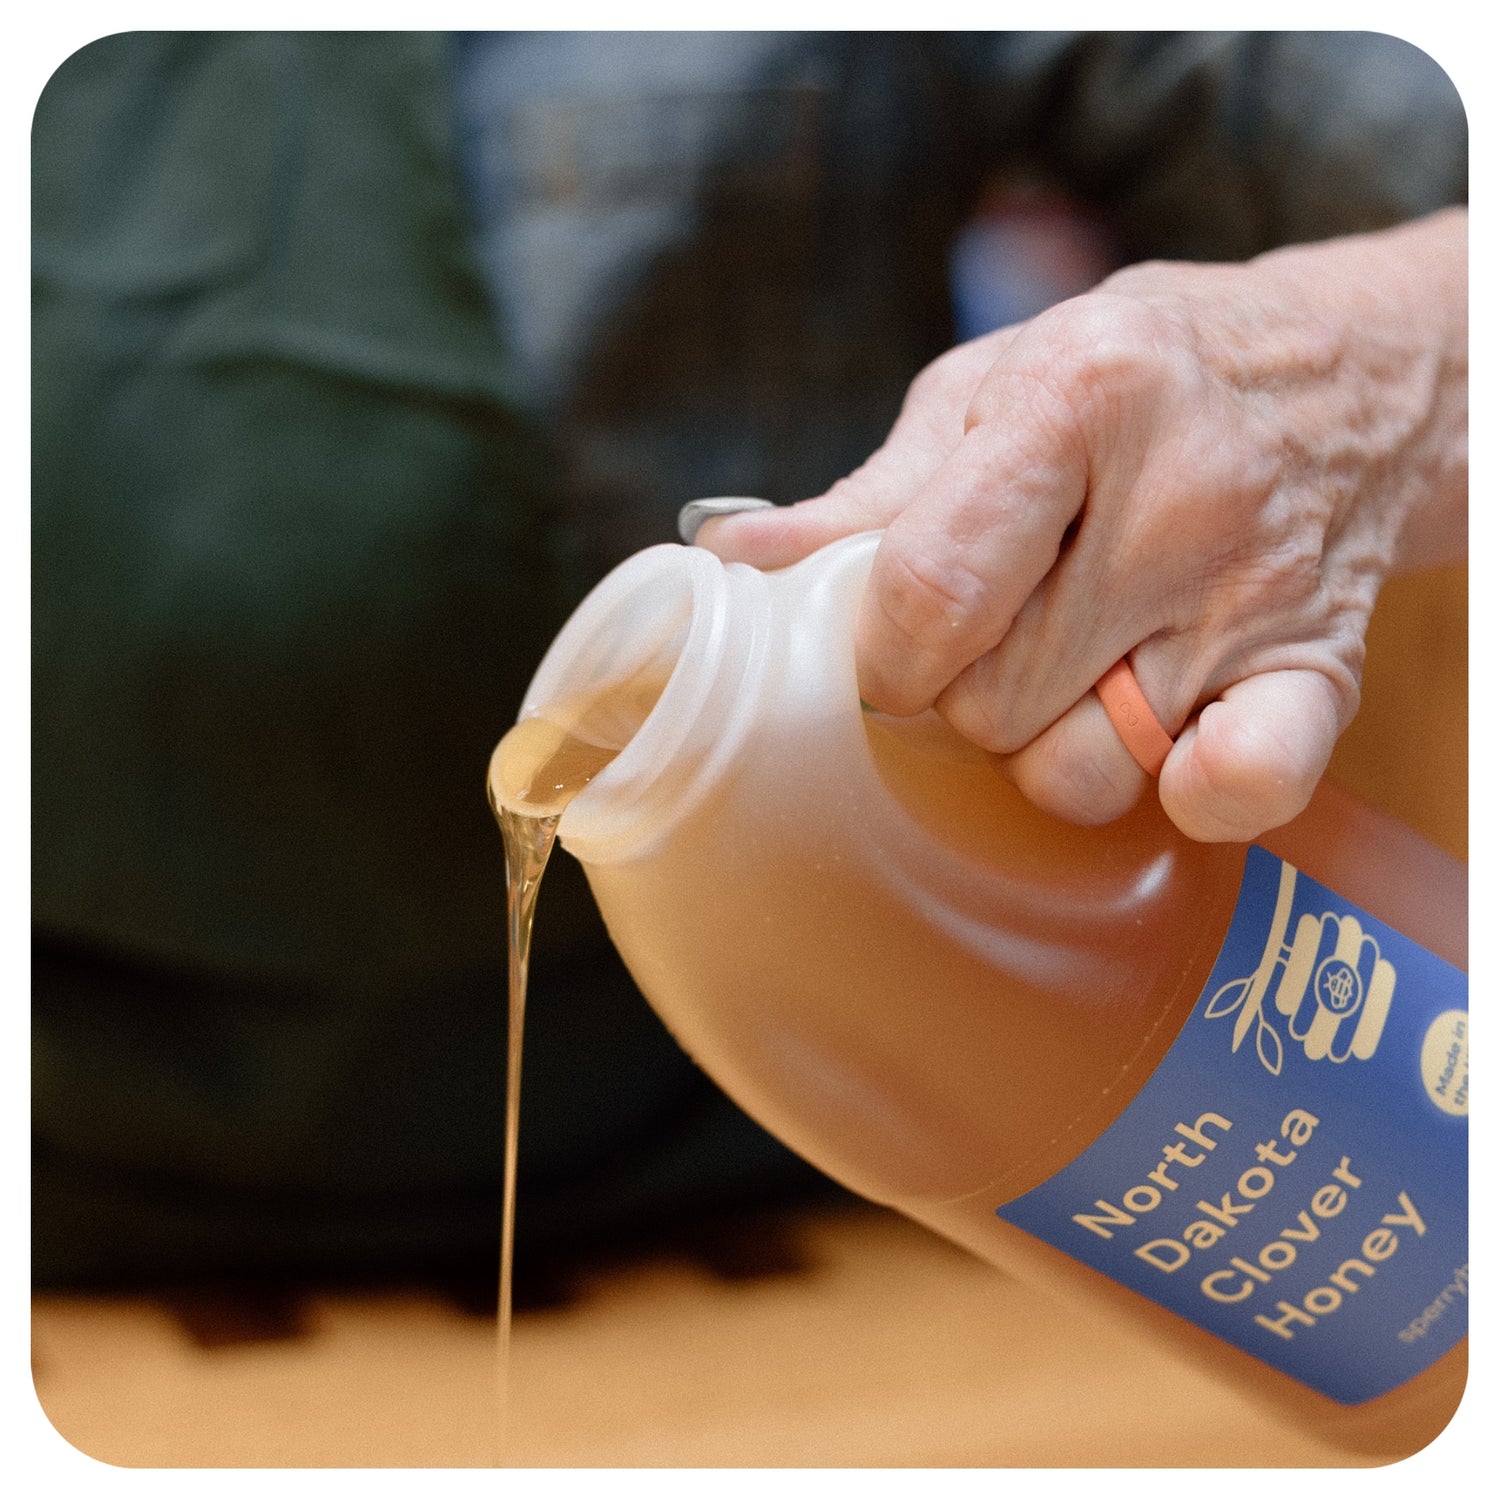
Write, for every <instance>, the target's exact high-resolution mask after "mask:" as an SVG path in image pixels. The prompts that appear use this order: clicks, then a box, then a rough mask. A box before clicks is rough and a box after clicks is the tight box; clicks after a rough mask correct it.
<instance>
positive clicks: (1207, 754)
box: [1159, 670, 1342, 842]
mask: <svg viewBox="0 0 1500 1500" xmlns="http://www.w3.org/2000/svg"><path fill="white" fill-rule="evenodd" d="M1341 728H1342V725H1341V723H1340V713H1339V699H1338V694H1337V692H1336V690H1335V688H1334V685H1333V684H1332V683H1331V682H1330V681H1329V680H1328V678H1327V677H1325V676H1324V675H1323V674H1322V673H1321V672H1314V671H1307V670H1287V671H1278V672H1263V673H1261V674H1260V675H1258V676H1255V677H1247V678H1245V679H1244V681H1242V682H1237V683H1235V684H1234V686H1233V687H1230V688H1228V689H1226V690H1225V691H1224V693H1223V694H1221V695H1220V697H1219V698H1218V699H1217V700H1216V701H1215V702H1213V703H1210V704H1209V705H1208V706H1207V707H1206V708H1205V709H1204V710H1203V711H1202V713H1200V714H1199V715H1198V717H1197V719H1196V721H1195V722H1194V723H1192V724H1190V725H1189V726H1188V728H1187V729H1185V730H1184V731H1183V733H1182V734H1181V735H1180V736H1179V737H1178V739H1177V743H1176V744H1175V745H1173V747H1172V750H1171V753H1170V754H1169V755H1168V756H1167V760H1166V764H1165V765H1164V766H1163V767H1162V770H1161V781H1160V784H1159V792H1160V796H1161V804H1162V807H1163V808H1165V809H1166V813H1167V816H1168V817H1169V818H1171V820H1172V821H1173V822H1174V823H1175V824H1176V825H1177V826H1178V827H1179V828H1180V829H1181V830H1182V831H1183V832H1184V833H1185V834H1187V836H1188V837H1189V838H1193V839H1201V840H1203V841H1205V842H1229V841H1235V842H1248V841H1249V840H1251V839H1255V838H1259V837H1260V835H1261V834H1263V833H1265V832H1266V831H1267V830H1268V829H1271V828H1278V827H1280V826H1281V824H1283V823H1286V822H1288V821H1289V820H1290V819H1292V818H1294V817H1296V816H1297V814H1298V813H1299V812H1301V811H1302V809H1303V808H1304V807H1306V806H1307V803H1308V799H1309V798H1310V797H1311V796H1312V794H1313V790H1314V788H1316V786H1317V784H1318V779H1319V777H1321V776H1322V774H1323V772H1324V771H1325V770H1326V769H1327V766H1328V760H1329V757H1330V756H1331V755H1332V754H1333V746H1334V742H1335V741H1336V740H1337V739H1338V736H1339V731H1340V729H1341Z"/></svg>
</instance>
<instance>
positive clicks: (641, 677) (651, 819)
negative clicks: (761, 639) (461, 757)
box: [519, 543, 759, 862]
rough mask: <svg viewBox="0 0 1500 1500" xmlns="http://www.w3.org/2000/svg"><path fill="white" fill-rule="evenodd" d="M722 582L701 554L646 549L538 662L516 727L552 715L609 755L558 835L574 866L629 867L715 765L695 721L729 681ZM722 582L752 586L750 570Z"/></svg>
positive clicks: (708, 556)
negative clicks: (625, 862)
mask: <svg viewBox="0 0 1500 1500" xmlns="http://www.w3.org/2000/svg"><path fill="white" fill-rule="evenodd" d="M730 571H731V570H730V569H726V567H725V565H724V564H723V563H722V562H720V561H719V559H718V558H716V557H715V556H713V554H712V553H710V552H707V551H705V550H703V549H702V548H698V547H686V546H679V545H676V544H673V543H664V544H662V545H660V546H656V547H649V548H647V549H646V550H645V551H644V552H639V553H637V554H636V555H635V556H633V557H631V558H628V559H627V560H626V561H625V562H623V563H621V564H620V565H619V566H618V567H617V568H615V569H614V570H613V571H612V572H611V573H609V574H607V575H606V576H605V578H604V579H602V580H601V581H600V582H599V583H598V584H597V585H596V586H595V588H594V589H593V590H592V591H591V592H590V593H589V594H588V595H587V597H586V598H585V599H584V600H583V602H582V603H581V604H580V605H579V606H578V608H577V609H576V610H575V611H574V612H573V615H572V616H571V618H570V619H569V620H568V622H567V624H566V625H564V626H563V628H562V631H561V632H560V633H559V634H558V636H557V638H556V640H555V641H554V642H553V643H552V646H551V647H550V648H549V649H548V651H547V654H546V655H545V656H544V657H543V658H542V662H541V665H540V666H539V667H538V668H537V671H536V675H535V676H534V677H533V679H532V682H531V685H530V687H529V688H528V689H527V692H526V696H525V699H524V701H523V703H522V705H521V713H520V716H519V717H520V718H521V719H526V718H530V717H533V716H536V715H549V711H558V710H559V709H561V710H562V712H563V713H564V714H565V715H566V717H567V719H568V721H569V722H568V726H567V727H571V728H574V730H575V732H578V733H581V734H583V735H584V736H585V737H586V738H587V739H589V740H590V741H592V742H594V743H596V744H599V745H601V746H604V747H607V748H616V747H618V750H619V753H618V754H617V755H616V756H615V757H614V759H613V760H612V761H610V762H609V764H608V765H606V766H605V767H604V768H603V769H602V770H601V771H600V772H599V773H598V774H597V775H596V776H595V777H594V779H593V780H592V781H591V782H590V783H589V784H588V785H587V786H586V787H584V789H583V790H582V791H581V792H579V793H578V795H577V796H576V797H575V798H574V799H573V801H572V802H571V803H570V804H569V805H568V807H567V809H566V810H565V811H564V813H563V815H562V819H561V821H560V822H559V824H558V833H559V836H560V837H561V838H562V839H563V841H564V843H565V844H567V846H568V847H569V848H570V849H571V850H572V852H573V853H574V854H576V855H577V856H578V857H579V858H581V859H585V860H589V861H597V862H605V861H610V862H613V861H614V860H617V859H621V858H625V857H629V856H631V855H633V854H634V853H635V852H637V851H636V847H635V846H636V845H637V844H638V843H639V840H640V838H642V837H650V836H651V835H652V834H653V833H656V832H659V831H660V830H659V829H658V828H656V827H655V825H657V824H660V823H662V822H663V821H665V820H667V819H675V817H676V816H677V815H678V814H679V813H681V812H682V811H684V810H685V807H686V804H687V802H688V801H690V800H695V799H694V798H691V797H690V795H689V794H690V792H691V791H692V783H694V782H696V781H701V780H702V779H703V776H702V773H703V772H704V770H705V767H704V766H703V765H702V762H703V760H704V759H705V757H708V758H712V759H714V760H717V759H718V758H719V752H720V751H721V750H722V749H723V748H724V746H723V743H722V728H723V726H722V725H716V726H715V729H716V732H715V733H712V734H705V733H704V727H703V720H704V718H705V713H706V711H707V710H708V709H709V708H710V705H711V703H712V701H713V700H715V699H716V698H722V697H723V696H724V692H725V688H726V686H731V687H732V686H733V684H734V682H735V681H736V680H737V679H739V678H740V676H741V674H740V673H738V672H735V671H733V670H732V668H733V663H730V662H727V661H726V653H727V651H728V650H729V647H730V639H731V631H730V620H729V614H730V610H729V596H730V593H731V591H732V585H731V581H730V577H729V573H730ZM732 571H733V573H735V574H736V575H738V574H740V573H744V574H747V575H749V578H750V579H753V580H759V575H758V574H755V573H754V570H753V569H749V568H741V567H737V566H736V567H733V569H732ZM740 585H741V589H743V588H744V587H746V586H747V585H749V586H751V587H753V586H754V585H753V584H751V583H750V582H749V579H747V580H740ZM736 634H737V635H742V634H743V633H742V632H736ZM741 644H743V642H741ZM549 716H550V715H549ZM709 717H710V718H713V719H717V718H718V717H720V716H719V715H716V714H710V715H709ZM699 751H701V752H702V753H701V754H700V753H698V752H699ZM652 842H655V840H654V838H653V839H652Z"/></svg>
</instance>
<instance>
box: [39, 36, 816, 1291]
mask: <svg viewBox="0 0 1500 1500" xmlns="http://www.w3.org/2000/svg"><path fill="white" fill-rule="evenodd" d="M444 46H445V44H444V41H443V39H442V38H440V37H434V36H424V35H414V34H389V35H338V36H318V35H285V34H282V35H277V34H249V35H243V36H225V35H214V34H205V35H193V36H181V35H145V34H131V35H123V36H115V37H110V38H107V39H105V40H102V41H99V42H96V43H94V44H93V45H91V46H89V47H87V48H85V49H84V50H83V51H81V52H79V53H77V54H76V55H75V56H73V57H72V58H70V59H69V60H68V61H67V62H66V63H65V64H64V65H63V66H62V67H61V68H60V69H59V70H58V72H57V73H56V74H55V75H54V77H53V78H52V80H51V81H50V83H49V84H48V86H47V89H46V91H45V93H44V94H43V96H42V99H41V101H40V104H39V106H38V109H37V112H36V119H35V130H34V137H33V160H34V231H35V240H34V246H35V249H34V273H35V301H34V369H35V375H34V411H35V431H34V472H35V484H34V497H33V570H34V610H33V627H34V643H33V668H34V701H33V711H34V731H33V747H34V778H33V798H34V805H33V834H34V840H33V842H34V851H35V852H34V888H33V909H34V918H35V923H36V929H37V933H38V947H37V953H36V961H35V975H34V978H35V984H34V1009H33V1015H34V1038H35V1053H34V1059H35V1060H34V1074H33V1084H34V1096H33V1097H34V1114H35V1126H36V1132H35V1133H36V1159H35V1160H36V1165H35V1195H34V1229H35V1236H34V1264H35V1270H36V1273H37V1276H38V1279H39V1280H43V1281H57V1280H64V1279H78V1278H87V1277H95V1276H119V1275H160V1274H169V1275H181V1274H188V1273H191V1272H195V1271H212V1270H215V1269H236V1270H246V1269H253V1268H256V1267H262V1266H284V1265H288V1264H298V1265H304V1264H305V1265H325V1264H326V1265H345V1266H347V1265H359V1264H368V1263H381V1264H384V1263H386V1262H403V1261H409V1260H411V1259H412V1258H413V1257H417V1258H432V1257H443V1256H449V1257H451V1256H455V1255H462V1254H464V1253H474V1254H480V1255H483V1256H485V1257H489V1256H492V1253H493V1238H494V1234H495V1226H496V1225H497V1223H498V1192H497V1189H498V1183H499V1181H500V1121H501V1118H502V1102H503V1091H502V1085H501V1080H502V1079H503V1075H504V1062H503V1048H502V1042H501V1039H502V1036H503V1009H504V1002H503V991H502V985H503V979H502V973H503V865H502V863H501V856H500V844H499V837H498V833H497V831H496V829H495V827H494V825H493V822H492V820H491V818H490V815H489V812H488V809H487V808H486V806H485V802H484V796H483V776H484V770H485V764H486V761H487V758H488V754H489V751H490V749H491V747H492V746H493V744H494V742H495V740H496V739H497V738H498V736H499V734H500V733H501V732H502V731H503V729H504V728H505V726H506V725H507V724H508V723H509V722H510V721H511V720H512V718H513V717H514V714H515V710H516V707H517V705H518V703H519V699H520V694H521V691H522V689H523V688H524V685H525V682H526V680H527V678H528V677H529V675H530V673H531V671H532V670H533V669H534V667H535V665H536V662H537V661H538V659H539V658H540V656H541V653H542V651H543V649H544V648H545V646H546V644H547V643H548V641H549V640H550V639H551V637H552V635H553V634H554V633H555V631H556V629H557V627H558V626H559V625H560V623H561V622H562V620H563V618H565V616H566V612H567V610H568V609H569V608H570V607H571V604H572V603H573V602H575V601H576V599H577V598H578V597H579V596H580V595H581V593H582V591H583V588H584V586H585V583H586V580H584V579H583V578H582V577H581V575H579V574H578V573H577V571H576V569H574V568H570V565H569V563H568V559H567V558H566V557H565V556H562V555H560V553H559V551H558V547H557V544H556V542H555V541H554V540H553V538H554V537H555V536H556V535H557V533H556V530H555V528H554V527H553V526H552V525H551V516H550V513H549V508H548V506H549V501H548V482H547V481H548V474H549V460H548V456H547V454H546V452H545V450H544V447H543V446H542V444H541V443H540V442H539V441H538V439H537V438H536V436H535V435H534V434H533V433H532V432H531V431H530V430H529V428H528V427H527V425H526V423H525V422H524V421H523V420H522V418H521V417H520V416H519V415H518V412H517V403H516V402H515V401H514V400H513V399H512V392H511V390H510V388H509V384H508V381H509V376H508V373H507V361H506V358H505V355H504V351H503V350H502V349H501V348H500V347H499V345H498V342H497V337H496V334H495V332H494V330H493V326H492V321H491V316H490V309H489V306H488V304H487V302H486V299H485V296H484V293H483V291H482V289H481V287H480V285H479V283H478V281H477V279H476V276H475V272H474V268H473V265H472V263H471V254H470V249H469V226H468V224H467V222H466V219H465V215H464V210H463V205H462V202H461V199H460V196H459V192H458V187H457V178H456V173H455V169H454V165H453V149H452V142H451V140H450V123H449V116H448V106H447V97H446V87H445V75H444V57H445V53H444ZM563 863H564V864H566V861H564V862H563ZM544 910H545V918H544V920H543V922H542V923H541V928H540V931H539V935H538V950H539V951H538V958H537V968H538V982H537V989H538V994H537V997H536V1001H535V1003H534V1005H533V1014H534V1017H535V1019H534V1021H533V1026H532V1031H533V1037H532V1043H531V1046H530V1047H529V1049H528V1050H529V1056H528V1068H529V1071H530V1074H531V1083H530V1092H529V1094H528V1106H529V1108H528V1122H527V1153H526V1168H525V1182H526V1191H527V1192H528V1194H529V1203H528V1209H527V1211H526V1213H525V1214H523V1222H522V1233H523V1237H524V1238H525V1239H526V1240H527V1241H528V1242H534V1243H537V1244H542V1243H546V1242H550V1241H551V1240H555V1239H557V1238H559V1237H566V1236H569V1235H575V1236H576V1235H579V1234H582V1233H585V1232H587V1231H588V1230H590V1229H593V1230H598V1229H600V1228H601V1227H602V1228H604V1229H608V1228H609V1227H610V1226H611V1225H612V1224H615V1223H618V1222H622V1221H623V1220H625V1219H628V1218H629V1217H631V1216H632V1215H634V1216H636V1217H639V1216H640V1215H643V1214H650V1213H651V1212H654V1211H656V1210H657V1209H658V1208H660V1207H661V1206H662V1205H663V1204H671V1203H674V1202H675V1203H678V1204H679V1205H680V1204H681V1203H683V1202H690V1201H691V1200H692V1199H693V1196H694V1193H695V1191H700V1190H701V1191H708V1192H710V1194H711V1193H712V1192H713V1191H717V1189H714V1188H712V1187H711V1186H708V1185H711V1184H713V1183H714V1182H715V1181H716V1179H722V1178H723V1177H724V1176H725V1170H724V1159H726V1158H727V1160H728V1162H729V1164H730V1165H729V1170H728V1174H727V1175H728V1179H729V1182H730V1184H731V1186H732V1184H733V1181H734V1180H735V1178H736V1175H737V1170H738V1171H739V1175H744V1174H745V1173H748V1175H749V1176H750V1177H751V1178H756V1177H757V1175H758V1174H759V1175H763V1174H766V1173H769V1175H770V1177H771V1178H772V1179H776V1178H777V1177H778V1174H782V1175H786V1174H789V1175H790V1176H791V1177H792V1178H797V1179H801V1178H811V1176H812V1174H811V1173H810V1171H806V1170H805V1169H802V1168H801V1167H800V1166H797V1165H795V1164H791V1159H790V1157H789V1155H788V1153H786V1152H784V1151H783V1150H782V1149H781V1148H780V1147H776V1146H773V1145H772V1144H771V1143H770V1142H769V1141H768V1139H767V1138H766V1137H764V1136H763V1135H762V1134H761V1133H760V1132H759V1131H758V1130H756V1129H755V1128H754V1127H752V1126H750V1125H749V1123H748V1122H747V1121H745V1120H744V1118H743V1116H740V1115H739V1114H738V1112H737V1111H734V1110H733V1109H732V1108H731V1107H730V1106H728V1105H727V1103H726V1102H725V1101H724V1100H723V1099H722V1096H720V1095H718V1093H717V1091H716V1090H714V1089H713V1088H712V1087H711V1086H710V1085H708V1083H707V1082H706V1080H704V1079H703V1078H702V1076H701V1075H700V1074H698V1073H697V1071H696V1070H695V1069H694V1068H693V1067H692V1065H691V1064H690V1063H689V1062H688V1061H687V1059H686V1058H685V1057H684V1056H683V1055H682V1054H681V1053H680V1051H679V1050H678V1049H677V1048H676V1047H675V1045H674V1044H673V1043H672V1042H671V1041H670V1039H668V1038H667V1037H666V1035H665V1033H664V1032H663V1031H662V1029H661V1027H660V1026H659V1024H658V1023H657V1022H656V1021H655V1019H654V1017H652V1016H651V1014H650V1013H649V1011H648V1010H647V1009H646V1007H645V1006H644V1004H643V1003H642V1002H641V1001H640V999H639V996H638V995H636V994H635V992H634V990H633V988H632V987H631V985H630V983H629V981H628V978H627V977H626V976H625V975H624V973H623V970H622V969H621V968H620V966H619V964H618V961H617V960H616V959H615V958H614V956H613V954H612V952H611V951H610V949H609V946H608V942H607V939H606V937H605V935H604V933H603V931H602V928H601V926H600V924H599V922H598V919H597V916H596V915H595V914H594V912H593V908H592V903H591V901H590V900H589V898H588V894H587V891H586V889H585V888H584V885H583V882H582V880H581V879H580V878H579V877H578V875H577V872H576V870H566V869H565V870H562V871H558V872H555V873H554V875H553V877H551V878H550V879H549V883H548V889H547V892H546V895H545V900H544ZM736 1164H738V1169H737V1167H736ZM789 1164H790V1165H789Z"/></svg>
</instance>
